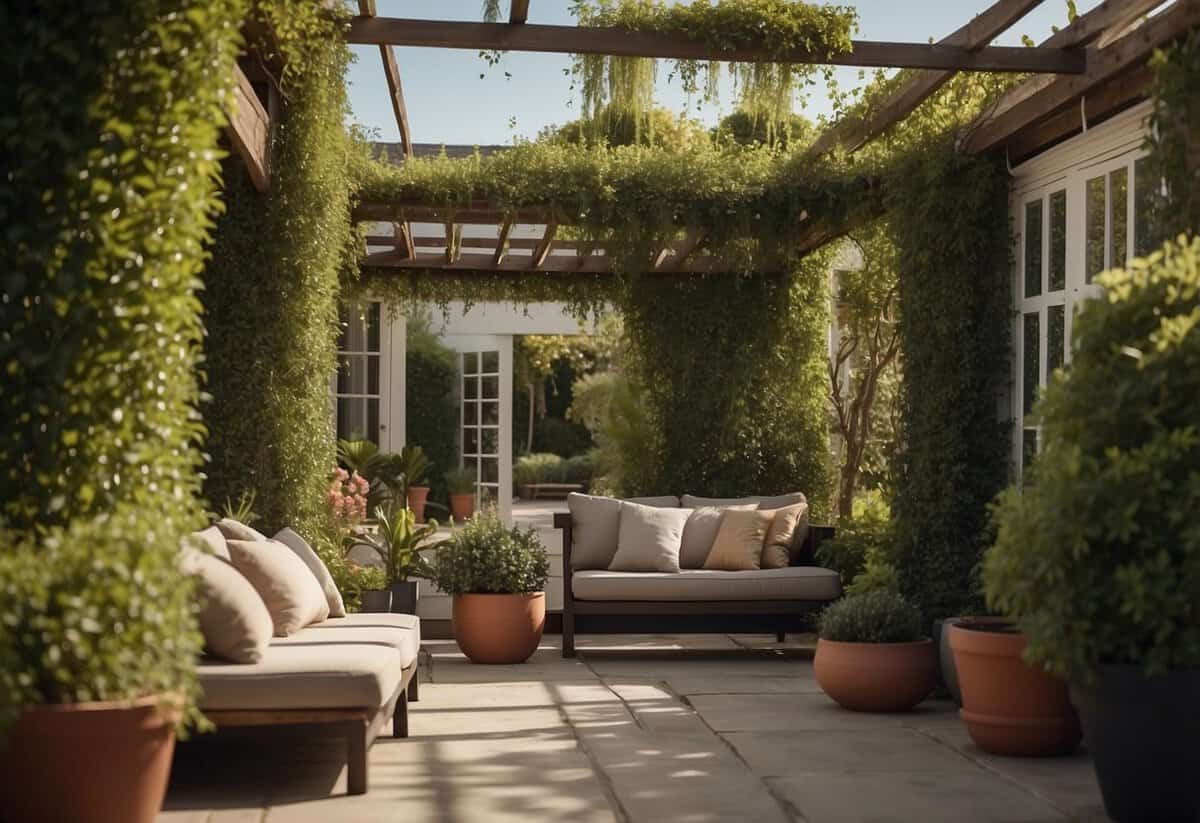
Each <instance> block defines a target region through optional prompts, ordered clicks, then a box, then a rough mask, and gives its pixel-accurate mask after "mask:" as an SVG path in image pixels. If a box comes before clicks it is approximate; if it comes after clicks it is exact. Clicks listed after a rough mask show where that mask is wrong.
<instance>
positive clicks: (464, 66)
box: [349, 0, 1100, 145]
mask: <svg viewBox="0 0 1200 823" xmlns="http://www.w3.org/2000/svg"><path fill="white" fill-rule="evenodd" d="M993 2H994V0H859V2H857V3H854V2H853V1H852V0H841V3H840V4H846V3H849V4H851V5H854V6H855V7H856V8H857V9H858V13H859V29H860V31H859V33H858V34H857V35H856V38H857V39H861V40H891V41H899V42H910V43H924V42H928V41H929V40H930V39H931V38H932V39H933V40H939V39H941V38H942V37H945V36H946V35H947V34H949V33H950V32H952V31H954V30H955V29H957V28H958V27H959V26H961V25H963V24H964V23H966V22H967V21H968V20H969V19H970V18H972V17H974V16H975V15H976V14H978V13H980V12H981V11H983V10H984V9H986V8H987V7H988V6H990V5H991V4H992V3H993ZM1099 2H1100V0H1078V2H1077V3H1076V6H1077V8H1078V10H1079V13H1081V14H1082V13H1084V12H1086V11H1088V10H1089V9H1091V8H1093V7H1095V6H1096V5H1098V4H1099ZM377 5H378V13H379V15H380V16H384V17H410V18H421V19H427V20H467V21H472V22H478V21H480V20H482V6H483V3H482V0H377ZM502 6H503V7H504V8H505V13H506V14H507V4H506V3H503V4H502ZM570 6H571V3H570V0H531V2H530V13H529V22H531V23H551V24H559V25H573V24H574V22H575V21H574V18H573V17H572V16H571V13H570ZM1066 21H1067V4H1066V0H1045V2H1043V3H1042V4H1041V5H1040V6H1039V7H1038V8H1036V9H1034V10H1033V11H1032V12H1030V14H1029V15H1027V16H1026V17H1025V18H1024V19H1023V20H1021V21H1020V22H1018V23H1017V25H1016V26H1014V27H1013V28H1012V29H1010V30H1009V32H1007V33H1006V34H1004V35H1002V36H1001V37H1000V38H998V39H997V40H996V44H997V45H1020V43H1021V36H1022V35H1028V36H1030V37H1032V38H1033V39H1034V40H1035V41H1039V42H1040V41H1041V40H1043V39H1045V38H1046V37H1049V36H1050V34H1051V33H1052V31H1053V26H1060V27H1061V26H1064V25H1066ZM352 48H353V50H354V52H355V56H356V58H357V59H356V62H355V63H354V65H352V66H351V68H350V76H349V80H350V103H351V107H352V117H353V120H354V121H355V122H357V123H359V124H361V125H362V126H364V127H365V128H366V129H367V131H368V133H369V134H372V135H373V136H374V137H375V139H379V140H387V141H396V140H399V138H400V134H399V131H398V129H397V127H396V120H395V116H394V115H393V113H392V107H391V103H390V102H389V100H388V94H387V84H386V82H385V80H384V75H383V65H382V62H381V61H380V58H379V50H378V48H377V47H375V46H353V47H352ZM396 57H397V62H398V63H399V66H400V79H401V84H402V86H403V88H404V99H405V102H406V103H407V106H408V119H409V126H410V128H411V129H412V138H413V140H414V142H417V143H444V144H465V145H488V144H511V143H512V142H513V141H514V140H517V139H521V138H533V137H536V136H537V134H538V132H539V131H541V130H542V129H543V128H545V127H546V126H549V125H555V124H561V123H565V122H567V121H569V120H573V119H575V118H577V117H578V116H579V96H578V93H577V92H575V91H572V89H571V77H570V67H571V58H570V55H562V54H529V53H510V54H506V55H505V56H504V58H503V60H502V62H501V63H500V64H499V65H497V66H494V67H490V66H488V65H487V63H485V62H484V61H483V60H482V59H481V58H480V57H479V54H478V52H475V51H466V50H456V49H419V48H407V47H398V48H397V49H396ZM669 73H670V65H669V62H666V61H664V62H663V63H660V66H659V70H658V88H657V102H658V104H659V105H662V106H665V107H667V108H670V109H672V110H674V111H682V110H683V109H684V108H685V106H687V100H686V98H685V96H684V94H683V92H682V91H681V90H680V88H679V83H678V80H676V81H675V82H674V83H671V82H669V80H668V75H669ZM480 75H483V77H482V78H481V77H480ZM837 77H838V83H839V84H840V85H841V86H843V87H851V86H854V85H857V84H858V83H859V82H860V81H859V70H858V69H855V68H840V69H838V70H837ZM723 80H724V78H723ZM733 98H734V95H733V92H732V86H731V84H730V83H729V82H723V83H722V100H721V104H722V105H720V106H709V105H705V106H704V107H703V108H702V109H701V110H700V111H696V110H695V101H693V105H692V107H691V109H690V110H689V114H690V116H693V117H696V118H697V119H699V120H701V121H702V122H704V123H706V124H709V125H711V124H713V123H715V122H716V121H717V120H718V119H720V117H722V116H723V115H725V114H728V113H729V110H730V108H731V106H730V103H731V102H732V101H733ZM828 112H829V106H828V102H827V101H826V100H825V98H824V94H823V92H822V90H821V88H820V87H818V88H817V89H816V90H815V91H814V94H813V95H812V99H811V100H810V101H809V103H808V106H807V107H806V108H805V109H804V111H803V112H802V113H804V114H805V115H806V116H808V117H809V118H810V119H813V120H816V119H817V117H818V116H819V115H821V114H828Z"/></svg>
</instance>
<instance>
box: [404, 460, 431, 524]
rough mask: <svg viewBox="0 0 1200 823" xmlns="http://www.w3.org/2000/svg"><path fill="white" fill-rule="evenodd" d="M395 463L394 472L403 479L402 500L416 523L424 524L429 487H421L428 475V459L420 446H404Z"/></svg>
mask: <svg viewBox="0 0 1200 823" xmlns="http://www.w3.org/2000/svg"><path fill="white" fill-rule="evenodd" d="M398 457H399V460H398V461H397V462H396V472H397V473H398V474H399V476H400V477H401V478H402V479H403V488H404V494H403V499H404V500H405V501H406V502H407V503H408V507H409V508H410V509H412V512H413V515H414V516H415V517H416V519H417V522H418V523H424V522H425V501H426V499H428V497H429V487H428V486H426V485H423V484H424V482H425V477H426V476H427V475H428V474H429V458H428V457H426V456H425V451H424V450H423V449H422V448H421V447H420V446H405V447H404V448H403V449H401V450H400V454H399V455H398Z"/></svg>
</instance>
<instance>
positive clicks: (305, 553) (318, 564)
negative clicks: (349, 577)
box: [272, 529, 346, 617]
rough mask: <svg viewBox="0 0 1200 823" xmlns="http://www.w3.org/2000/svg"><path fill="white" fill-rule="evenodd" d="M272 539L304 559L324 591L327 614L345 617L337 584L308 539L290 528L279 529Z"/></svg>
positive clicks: (344, 608)
mask: <svg viewBox="0 0 1200 823" xmlns="http://www.w3.org/2000/svg"><path fill="white" fill-rule="evenodd" d="M272 540H278V541H279V542H280V543H282V544H283V545H285V546H287V547H288V548H289V549H291V550H292V551H294V552H295V553H296V556H297V557H299V558H300V559H301V560H303V561H304V565H306V566H308V570H309V571H310V572H312V573H313V577H315V578H317V582H318V583H320V584H321V591H323V592H325V602H327V603H328V604H329V616H330V617H345V615H346V604H345V603H344V602H343V601H342V593H341V592H339V591H338V587H337V584H336V583H334V582H333V575H331V574H330V573H329V569H328V568H326V566H325V563H324V561H323V560H321V557H320V555H318V554H317V553H316V552H315V551H313V548H312V546H310V545H308V541H307V540H305V539H304V538H303V537H301V536H300V535H299V534H297V533H296V532H294V531H293V530H291V529H280V530H279V531H278V532H277V533H276V534H275V537H273V538H272Z"/></svg>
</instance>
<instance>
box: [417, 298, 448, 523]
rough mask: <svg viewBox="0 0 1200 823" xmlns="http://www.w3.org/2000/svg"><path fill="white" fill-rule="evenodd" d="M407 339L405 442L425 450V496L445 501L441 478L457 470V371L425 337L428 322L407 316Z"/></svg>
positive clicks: (434, 339)
mask: <svg viewBox="0 0 1200 823" xmlns="http://www.w3.org/2000/svg"><path fill="white" fill-rule="evenodd" d="M406 337H407V348H406V350H405V357H404V369H405V381H404V383H405V389H404V421H405V426H406V428H407V429H408V431H407V432H406V433H405V442H406V443H410V444H413V445H417V446H420V447H421V448H422V449H424V450H425V455H426V456H427V457H428V458H429V464H430V469H429V486H430V489H431V491H430V494H432V495H433V496H434V497H436V498H438V499H439V500H446V499H447V489H446V479H445V475H446V472H448V471H449V470H450V469H452V468H454V467H455V466H457V465H458V404H457V402H456V401H455V383H456V382H457V380H458V366H457V364H456V361H455V356H454V351H453V349H450V348H448V347H447V346H445V345H443V344H442V342H441V341H440V340H438V338H437V336H436V335H435V334H433V332H432V331H430V328H429V318H428V317H427V316H422V315H419V314H413V315H410V316H409V318H408V326H407V334H406Z"/></svg>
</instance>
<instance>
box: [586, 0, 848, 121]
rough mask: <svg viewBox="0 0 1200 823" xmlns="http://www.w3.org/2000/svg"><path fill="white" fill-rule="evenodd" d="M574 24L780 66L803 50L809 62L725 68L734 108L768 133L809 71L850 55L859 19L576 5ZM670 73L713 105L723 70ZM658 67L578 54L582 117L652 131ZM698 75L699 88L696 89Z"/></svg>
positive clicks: (689, 66) (795, 9) (808, 11)
mask: <svg viewBox="0 0 1200 823" xmlns="http://www.w3.org/2000/svg"><path fill="white" fill-rule="evenodd" d="M573 9H574V11H575V14H576V16H577V17H578V18H579V23H580V25H583V26H617V27H620V28H626V29H632V30H635V31H643V32H656V33H662V34H672V35H677V36H682V37H685V38H687V39H689V40H693V41H697V42H701V43H703V44H704V45H706V46H707V47H709V48H710V49H728V50H747V51H749V50H762V51H765V53H766V55H767V56H768V57H769V58H775V59H777V60H779V61H786V59H787V58H788V57H789V55H791V54H793V53H795V52H798V51H804V52H807V53H809V54H810V55H812V56H813V57H814V58H816V59H814V60H813V62H812V63H802V64H792V63H787V62H755V63H731V64H729V72H730V74H732V76H733V78H734V83H735V86H736V87H738V88H739V90H740V93H741V99H740V108H741V109H743V110H744V111H746V112H748V113H749V114H750V115H751V116H752V117H753V118H754V119H755V120H762V121H764V122H765V123H766V128H767V131H768V134H771V133H773V132H774V130H775V129H776V128H777V127H779V126H783V127H784V128H786V125H787V122H788V118H789V117H790V115H791V114H792V108H793V106H794V103H795V98H796V95H797V92H798V91H800V90H801V89H802V88H803V87H804V86H805V85H806V84H807V83H808V82H809V81H810V80H811V78H812V76H813V75H814V74H815V73H817V72H818V71H820V70H821V69H820V68H819V67H818V66H816V65H814V64H815V63H821V62H822V59H821V58H829V57H831V56H833V55H836V54H841V53H844V52H847V51H849V50H850V49H851V40H850V37H851V34H852V33H853V32H854V30H855V28H856V27H857V22H858V15H857V12H855V10H854V9H853V8H851V7H849V6H831V5H816V4H809V3H801V2H790V0H720V2H717V3H711V2H709V0H693V1H692V2H690V3H678V4H666V3H660V2H655V1H654V0H577V1H576V2H575V4H574V6H573ZM673 65H674V73H675V74H678V75H679V77H680V79H681V81H682V82H683V86H684V89H685V90H686V91H687V92H688V93H689V94H695V93H697V92H699V93H701V94H702V96H703V99H704V100H705V101H707V102H715V101H716V99H717V93H718V87H719V81H720V72H721V64H720V63H718V62H716V61H704V62H702V61H699V60H675V61H673ZM655 72H656V61H655V60H654V59H653V58H645V57H610V56H607V55H593V54H587V55H580V56H578V57H577V58H576V60H575V74H576V77H577V82H578V84H579V87H580V91H581V94H582V97H583V112H584V116H585V118H590V119H593V120H595V121H598V122H601V123H603V122H604V121H605V120H618V121H626V122H629V123H632V124H633V128H634V129H635V130H640V129H642V128H645V127H646V126H648V125H650V120H649V113H650V111H651V110H652V107H653V97H654V80H655ZM701 74H703V76H704V79H703V84H701V79H700V78H701Z"/></svg>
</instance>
